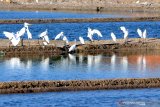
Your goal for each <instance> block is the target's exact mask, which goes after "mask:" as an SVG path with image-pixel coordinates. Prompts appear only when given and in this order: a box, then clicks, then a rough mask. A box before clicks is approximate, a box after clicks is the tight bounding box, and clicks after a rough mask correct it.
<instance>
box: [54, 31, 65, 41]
mask: <svg viewBox="0 0 160 107" xmlns="http://www.w3.org/2000/svg"><path fill="white" fill-rule="evenodd" d="M63 35H64V32H60V33H59V34H58V35H57V36H56V37H55V38H54V40H58V39H60V38H61V37H63Z"/></svg>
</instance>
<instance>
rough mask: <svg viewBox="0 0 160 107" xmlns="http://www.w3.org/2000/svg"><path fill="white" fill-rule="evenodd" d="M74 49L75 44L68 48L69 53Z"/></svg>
mask: <svg viewBox="0 0 160 107" xmlns="http://www.w3.org/2000/svg"><path fill="white" fill-rule="evenodd" d="M75 49H76V44H73V45H72V46H71V47H70V48H69V52H71V51H74V50H75Z"/></svg>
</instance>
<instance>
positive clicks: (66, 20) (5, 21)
mask: <svg viewBox="0 0 160 107" xmlns="http://www.w3.org/2000/svg"><path fill="white" fill-rule="evenodd" d="M140 21H160V17H128V18H64V19H0V24H22V23H24V22H27V23H33V24H35V23H84V22H140Z"/></svg>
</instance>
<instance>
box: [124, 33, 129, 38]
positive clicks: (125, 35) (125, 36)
mask: <svg viewBox="0 0 160 107" xmlns="http://www.w3.org/2000/svg"><path fill="white" fill-rule="evenodd" d="M127 37H128V31H126V32H125V33H124V39H127Z"/></svg>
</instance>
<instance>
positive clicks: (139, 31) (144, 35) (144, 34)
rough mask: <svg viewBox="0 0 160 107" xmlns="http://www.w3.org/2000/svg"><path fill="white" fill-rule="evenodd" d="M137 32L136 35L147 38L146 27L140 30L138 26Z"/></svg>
mask: <svg viewBox="0 0 160 107" xmlns="http://www.w3.org/2000/svg"><path fill="white" fill-rule="evenodd" d="M137 33H138V35H139V36H140V37H141V38H143V39H144V40H146V38H147V30H146V29H145V30H144V31H143V32H142V30H140V29H139V28H138V29H137Z"/></svg>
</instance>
